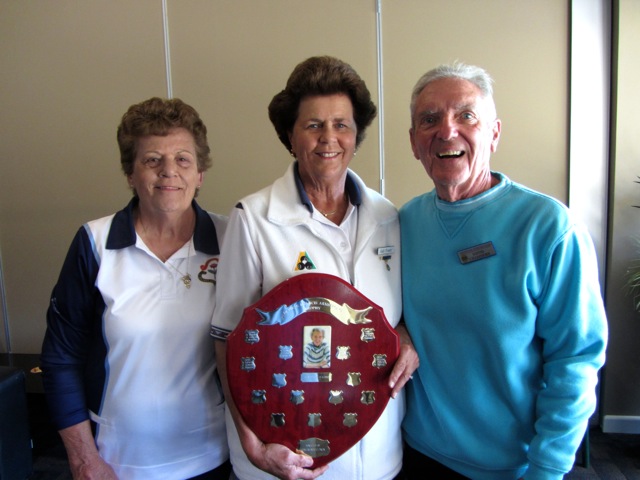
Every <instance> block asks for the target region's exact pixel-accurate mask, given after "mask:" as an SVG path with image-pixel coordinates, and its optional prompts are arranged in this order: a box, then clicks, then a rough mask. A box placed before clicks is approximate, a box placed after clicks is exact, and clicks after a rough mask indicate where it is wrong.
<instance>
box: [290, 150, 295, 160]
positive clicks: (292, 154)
mask: <svg viewBox="0 0 640 480" xmlns="http://www.w3.org/2000/svg"><path fill="white" fill-rule="evenodd" d="M289 155H291V156H292V157H293V158H296V154H295V153H293V150H289Z"/></svg>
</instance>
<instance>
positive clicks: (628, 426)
mask: <svg viewBox="0 0 640 480" xmlns="http://www.w3.org/2000/svg"><path fill="white" fill-rule="evenodd" d="M602 431H603V432H604V433H640V417H634V416H630V415H629V416H627V415H605V416H604V419H603V421H602Z"/></svg>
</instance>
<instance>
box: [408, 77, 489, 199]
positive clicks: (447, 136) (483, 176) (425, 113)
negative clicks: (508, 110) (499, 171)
mask: <svg viewBox="0 0 640 480" xmlns="http://www.w3.org/2000/svg"><path fill="white" fill-rule="evenodd" d="M500 128H501V124H500V120H498V119H496V114H495V107H494V104H493V100H492V99H489V98H483V97H482V93H481V91H480V89H479V88H478V87H477V86H476V85H474V84H473V83H471V82H469V81H467V80H462V79H457V78H440V79H438V80H434V81H433V82H431V83H429V84H427V86H426V87H425V88H424V89H423V90H422V92H421V93H420V95H419V96H418V98H417V101H416V107H415V111H414V112H413V118H412V128H411V130H410V131H409V135H410V139H411V148H412V150H413V155H414V156H415V157H416V159H418V160H420V161H421V162H422V165H423V166H424V168H425V170H426V171H427V174H428V175H429V176H430V177H431V179H432V180H433V182H434V184H435V187H436V192H437V193H438V196H439V197H440V198H442V199H444V200H447V201H450V202H453V201H457V200H462V199H464V198H470V197H473V196H475V195H478V194H479V193H481V192H483V191H485V190H488V189H489V188H490V187H491V171H490V166H489V158H490V156H491V153H493V152H495V151H496V148H497V147H498V140H499V138H500Z"/></svg>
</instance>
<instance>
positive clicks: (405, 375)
mask: <svg viewBox="0 0 640 480" xmlns="http://www.w3.org/2000/svg"><path fill="white" fill-rule="evenodd" d="M396 332H398V335H399V336H400V355H399V356H398V360H397V361H396V364H395V365H394V366H393V370H392V371H391V375H390V376H389V387H391V388H392V390H391V398H396V396H398V393H400V390H402V387H404V385H405V384H406V383H407V382H408V381H409V380H411V378H412V375H413V372H415V370H416V369H417V368H418V367H419V366H420V359H419V358H418V353H417V352H416V350H415V348H413V342H412V341H411V337H410V336H409V332H408V331H407V328H406V327H405V326H404V325H398V326H397V327H396Z"/></svg>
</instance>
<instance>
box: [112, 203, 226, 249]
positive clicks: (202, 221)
mask: <svg viewBox="0 0 640 480" xmlns="http://www.w3.org/2000/svg"><path fill="white" fill-rule="evenodd" d="M138 201H139V200H138V197H133V198H132V199H131V201H130V202H129V204H128V205H127V206H126V207H125V208H123V209H122V210H120V211H119V212H117V213H116V214H115V215H114V217H113V222H112V223H111V229H110V230H109V236H108V238H107V248H108V249H110V250H116V249H119V248H127V247H130V246H132V245H135V244H136V229H135V227H134V225H133V210H134V208H135V207H136V206H137V205H138ZM191 206H192V207H193V209H194V210H195V212H196V228H195V230H194V232H193V245H194V247H195V249H196V250H197V251H199V252H202V253H206V254H207V255H218V254H220V247H219V245H218V236H217V235H216V227H215V225H214V224H213V220H212V219H211V217H210V216H209V214H208V213H207V212H205V211H204V210H203V209H202V208H200V205H198V204H197V203H196V201H195V200H193V201H192V202H191Z"/></svg>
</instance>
